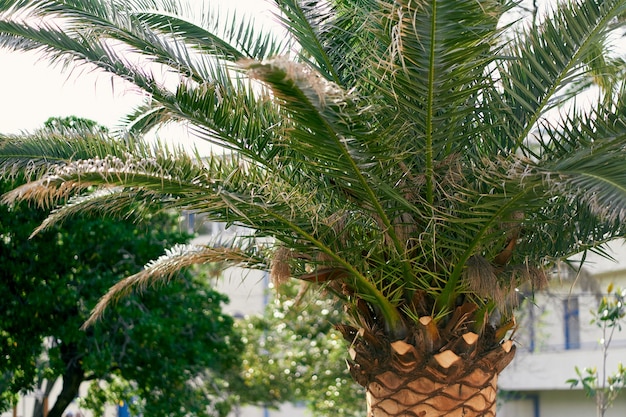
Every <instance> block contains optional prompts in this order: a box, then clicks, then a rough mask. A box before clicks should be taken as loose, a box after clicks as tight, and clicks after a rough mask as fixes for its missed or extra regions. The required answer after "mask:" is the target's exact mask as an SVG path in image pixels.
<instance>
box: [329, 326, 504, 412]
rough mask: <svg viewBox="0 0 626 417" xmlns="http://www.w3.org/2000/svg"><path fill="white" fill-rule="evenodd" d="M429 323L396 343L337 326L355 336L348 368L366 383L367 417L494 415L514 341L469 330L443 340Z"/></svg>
mask: <svg viewBox="0 0 626 417" xmlns="http://www.w3.org/2000/svg"><path fill="white" fill-rule="evenodd" d="M424 322H425V323H426V322H428V320H425V321H424ZM427 327H429V326H424V328H423V329H422V330H426V331H420V329H417V331H416V332H414V333H412V334H413V336H412V337H409V338H407V339H405V340H398V341H395V342H392V343H388V342H385V341H384V339H382V338H380V335H378V336H379V337H376V336H375V335H374V334H373V333H370V332H369V331H367V330H365V329H360V330H357V329H355V328H351V327H349V326H339V327H338V328H339V330H340V331H341V332H342V333H343V334H344V337H347V338H348V339H351V343H352V344H351V348H350V357H351V359H352V360H351V361H350V371H351V373H352V376H353V377H354V379H355V380H356V381H357V382H358V383H359V384H361V385H363V386H364V387H365V388H366V391H367V407H368V417H399V416H403V417H443V416H445V417H478V416H481V417H483V416H484V417H495V415H496V391H497V388H496V383H497V380H498V375H499V374H500V372H501V371H502V370H503V369H504V368H505V367H506V366H507V365H508V364H509V363H510V362H511V360H512V359H513V356H514V355H515V346H513V342H512V341H510V340H509V341H506V342H504V343H499V342H498V341H495V333H494V332H487V333H488V334H489V335H483V336H481V337H479V336H478V335H477V334H476V333H473V332H470V331H466V332H465V333H463V334H460V335H459V334H457V335H456V336H455V337H454V338H452V339H447V340H442V339H440V338H439V339H437V337H438V336H439V333H438V332H437V330H436V329H432V328H431V329H430V330H429V329H427ZM415 335H418V337H415ZM420 335H421V336H420Z"/></svg>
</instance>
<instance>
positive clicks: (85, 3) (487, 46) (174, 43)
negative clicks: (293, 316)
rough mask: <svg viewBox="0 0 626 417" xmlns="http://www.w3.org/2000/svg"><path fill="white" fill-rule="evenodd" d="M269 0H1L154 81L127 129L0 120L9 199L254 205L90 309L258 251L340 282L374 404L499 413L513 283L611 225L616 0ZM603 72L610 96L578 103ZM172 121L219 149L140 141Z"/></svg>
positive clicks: (27, 22) (352, 352) (78, 55)
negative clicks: (233, 234) (43, 128)
mask: <svg viewBox="0 0 626 417" xmlns="http://www.w3.org/2000/svg"><path fill="white" fill-rule="evenodd" d="M275 6H276V7H277V10H278V13H277V20H278V21H279V22H280V23H281V24H282V25H283V26H284V28H285V30H286V34H285V35H284V36H278V37H276V36H275V35H272V34H266V33H262V31H260V30H259V29H257V28H255V27H254V25H253V24H252V23H251V21H250V20H247V19H246V18H241V17H240V16H234V15H226V16H224V15H217V14H211V13H209V12H205V11H203V12H202V13H200V12H198V11H197V10H194V9H193V8H190V7H185V6H183V5H181V4H179V2H176V1H167V0H142V1H137V0H118V1H104V0H63V1H52V0H46V1H44V0H21V1H18V0H13V1H8V0H3V1H0V44H1V45H2V46H4V47H7V48H11V49H15V50H38V51H41V52H42V53H43V54H45V56H47V57H48V58H49V59H50V60H51V61H52V62H60V63H63V64H65V65H70V66H74V65H78V64H85V65H89V66H95V67H97V68H99V69H101V70H104V71H107V72H109V73H113V74H116V75H117V76H119V77H122V78H123V79H125V80H127V81H130V82H131V83H133V84H134V85H136V86H137V87H139V88H140V89H142V90H144V91H145V92H147V93H148V94H149V96H150V101H149V102H146V104H145V105H144V106H142V107H140V108H138V109H137V110H136V112H134V113H133V114H132V115H129V116H128V118H127V119H126V120H125V125H126V127H127V136H126V138H125V140H120V141H105V140H103V139H102V138H101V137H97V136H95V137H89V138H84V140H83V141H75V140H73V141H65V140H64V138H63V135H62V134H59V135H48V136H46V137H42V136H40V135H39V136H38V135H36V134H34V135H23V136H21V137H16V136H14V137H4V138H3V139H2V142H1V143H2V146H1V147H0V153H1V154H2V156H1V159H0V164H1V167H2V169H3V170H4V172H5V173H10V172H15V171H22V172H24V171H26V172H27V173H28V174H29V175H31V178H32V181H31V182H30V183H29V184H27V185H26V186H24V187H21V188H18V189H16V190H14V191H13V192H11V193H9V194H8V195H6V196H5V201H7V202H11V201H13V200H15V199H32V200H34V201H37V202H40V203H42V204H51V203H52V202H54V201H57V200H58V199H59V198H65V197H67V196H73V198H72V199H70V200H69V203H68V204H65V205H63V206H61V207H58V208H56V209H55V210H54V211H53V212H52V214H51V215H50V217H49V219H48V220H47V221H46V222H45V223H44V224H43V225H42V226H41V227H44V228H45V227H46V226H47V225H48V224H51V223H54V222H59V221H62V220H64V219H66V218H67V217H68V216H70V215H71V214H72V213H75V212H79V211H85V210H89V211H96V212H101V213H105V214H109V215H119V216H131V215H133V213H136V212H139V211H152V210H164V209H172V208H175V209H181V208H184V209H187V210H194V211H196V212H198V213H202V214H203V215H204V216H205V217H206V218H207V219H208V220H210V221H217V222H225V223H227V224H228V225H240V226H245V227H246V228H242V229H239V230H243V232H242V233H241V235H240V236H239V237H238V238H237V239H235V240H234V241H232V242H230V244H225V243H224V242H221V244H220V245H219V246H213V247H212V246H205V247H180V248H177V249H176V250H174V251H171V252H170V253H168V254H167V255H166V256H164V257H163V258H161V259H159V260H156V261H155V262H154V263H152V264H150V265H148V266H147V267H146V269H145V271H143V272H142V273H139V274H137V275H134V276H132V277H129V278H127V279H126V280H124V281H122V282H120V283H119V284H118V285H116V286H115V287H113V288H112V289H111V290H110V291H109V293H108V294H107V295H106V296H105V297H104V298H103V300H102V302H101V303H100V305H99V307H98V308H97V309H96V311H95V313H94V314H95V316H94V317H99V316H100V315H101V314H102V313H103V311H104V308H105V307H106V305H107V304H108V303H110V302H112V301H113V300H115V299H116V297H119V296H121V295H123V294H125V293H127V292H128V291H131V290H132V289H133V288H135V287H136V286H140V287H141V286H142V285H145V284H147V283H150V282H155V281H157V280H159V279H161V280H162V279H167V277H168V276H169V275H170V274H171V272H172V271H174V270H176V269H177V268H182V267H185V266H188V265H191V264H194V263H202V262H217V261H219V262H225V261H227V262H230V263H232V264H237V265H240V266H243V267H247V268H261V269H266V270H270V271H271V273H272V276H273V277H274V279H275V280H276V281H277V282H280V281H281V280H284V279H288V278H293V279H299V280H301V281H303V282H305V283H307V284H308V285H311V286H319V288H321V289H323V290H324V291H326V292H330V293H332V294H334V295H335V296H337V297H338V298H339V299H340V300H342V302H343V304H344V306H345V309H346V311H347V314H348V316H349V317H350V320H351V321H350V322H349V323H345V324H343V325H340V326H339V330H340V331H341V332H342V334H343V335H344V337H345V338H346V339H347V340H348V341H349V342H350V349H349V356H350V359H349V364H350V369H351V373H352V375H353V377H354V378H355V380H356V381H357V382H358V383H360V384H361V385H363V386H364V387H365V388H366V391H367V406H368V414H369V416H376V417H380V416H400V415H402V416H406V415H413V416H426V417H428V416H443V415H446V416H494V415H495V412H496V411H495V397H496V381H497V377H498V374H499V373H500V372H501V371H502V369H503V368H504V367H505V366H506V365H507V364H508V363H509V362H510V361H511V360H512V358H513V356H514V353H515V346H514V343H513V336H512V334H513V333H514V329H515V321H514V305H515V302H516V300H517V298H518V294H519V293H521V292H522V291H519V292H518V291H516V290H517V289H524V288H530V289H537V288H540V287H541V286H542V285H543V284H544V283H545V281H546V276H547V274H546V272H545V271H546V270H547V268H549V267H550V265H551V264H552V262H553V261H555V260H557V259H565V258H567V257H568V256H570V255H571V254H574V253H577V252H581V251H587V250H599V251H601V245H602V244H603V243H604V242H607V241H608V240H611V239H613V238H616V237H620V236H624V232H625V227H624V226H623V225H624V217H626V165H624V163H623V158H624V150H625V149H624V148H625V146H626V141H625V139H626V136H625V135H626V124H625V122H626V113H625V110H626V101H625V100H624V98H625V95H624V93H625V90H624V87H623V86H622V85H621V84H620V83H619V82H616V81H615V80H616V79H620V78H619V76H618V77H615V75H619V73H620V72H619V70H621V68H623V67H622V66H621V61H620V60H619V59H615V58H611V56H610V55H608V54H607V53H606V51H608V50H609V49H610V48H609V47H608V46H607V45H608V42H609V41H610V39H611V36H610V34H611V33H612V32H613V31H615V30H618V29H620V25H621V22H623V20H624V19H622V17H623V15H624V12H625V10H626V0H579V1H578V2H576V3H572V4H565V5H562V6H559V7H558V8H555V9H554V10H553V12H552V14H551V15H550V16H549V18H545V19H543V20H541V21H538V22H537V24H533V25H528V26H529V27H528V28H524V27H523V25H522V27H521V28H520V26H512V25H510V24H507V23H505V21H504V16H505V15H506V13H507V12H508V11H510V10H511V9H512V8H513V7H514V5H513V4H511V3H509V2H508V1H505V0H484V1H480V2H478V1H475V0H419V1H409V0H388V1H381V0H308V1H303V0H302V1H300V0H275ZM218 18H219V19H218ZM515 28H516V29H515ZM162 73H167V74H170V73H173V74H175V75H176V81H175V82H174V83H173V82H172V77H166V79H163V78H162V77H160V76H159V74H162ZM598 74H600V75H602V77H599V76H598ZM594 80H595V81H597V80H602V81H603V84H602V85H603V87H604V88H603V90H602V91H603V93H602V94H601V96H602V98H601V99H600V98H599V99H598V100H596V101H595V102H594V103H595V104H592V105H590V106H585V107H581V106H579V105H577V103H578V101H577V100H576V97H577V96H578V95H579V94H580V93H581V92H583V91H586V90H588V86H589V85H590V83H593V81H594ZM607 80H608V81H607ZM598 96H600V94H598ZM170 121H183V122H185V123H187V125H188V127H189V130H190V131H191V132H193V134H194V135H196V136H197V137H199V138H201V139H204V140H206V141H208V142H210V143H213V144H216V145H219V146H220V147H222V149H226V150H227V154H226V155H224V153H222V154H218V153H217V152H216V154H215V155H212V156H210V157H207V158H199V157H197V156H189V155H187V154H185V153H184V152H182V151H180V150H177V149H171V148H169V149H168V148H167V147H165V146H162V145H158V144H157V145H149V144H146V143H144V142H142V141H141V140H139V139H137V137H139V134H141V133H145V132H146V131H148V130H150V129H151V128H153V127H155V126H159V125H161V124H163V123H166V122H170Z"/></svg>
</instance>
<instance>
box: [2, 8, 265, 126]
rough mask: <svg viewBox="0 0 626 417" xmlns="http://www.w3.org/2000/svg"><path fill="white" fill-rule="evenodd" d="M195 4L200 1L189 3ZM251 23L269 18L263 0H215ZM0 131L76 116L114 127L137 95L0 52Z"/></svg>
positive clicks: (96, 76) (102, 77)
mask: <svg viewBox="0 0 626 417" xmlns="http://www.w3.org/2000/svg"><path fill="white" fill-rule="evenodd" d="M191 1H199V0H191ZM214 2H215V3H223V4H226V5H227V7H229V8H230V7H234V8H236V9H237V10H241V11H242V12H243V13H246V14H253V15H254V16H255V20H257V21H259V22H263V21H265V22H268V21H269V20H268V19H271V16H270V13H269V12H268V11H267V7H268V5H267V3H266V2H265V1H263V0H219V1H215V0H214ZM0 92H1V93H0V97H1V98H2V99H1V100H0V132H1V133H5V134H7V133H19V132H20V131H24V130H30V131H32V130H34V129H37V128H39V127H41V126H43V123H44V122H45V121H46V120H47V119H48V118H49V117H55V116H58V117H66V116H71V115H75V116H79V117H85V118H88V119H92V120H95V121H96V122H98V123H100V124H102V125H104V126H108V127H114V126H115V125H116V124H117V122H118V121H119V120H120V118H121V117H122V116H124V115H126V114H128V113H129V112H130V111H131V110H132V109H133V108H134V107H135V106H137V105H138V104H140V103H141V95H140V94H139V93H138V92H137V91H133V89H132V88H130V87H129V86H127V85H125V84H124V83H122V82H120V81H119V80H118V81H117V82H112V78H111V76H109V75H107V74H104V73H95V72H89V71H88V70H87V69H86V68H83V67H81V68H78V69H75V70H74V71H73V72H70V71H68V70H66V71H63V70H62V68H60V67H51V66H50V65H49V64H48V63H47V62H46V61H45V60H42V59H38V58H37V56H36V55H35V54H23V53H15V52H8V51H6V50H4V49H0Z"/></svg>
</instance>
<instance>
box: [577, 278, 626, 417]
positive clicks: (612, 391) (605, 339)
mask: <svg viewBox="0 0 626 417" xmlns="http://www.w3.org/2000/svg"><path fill="white" fill-rule="evenodd" d="M607 293H608V295H607V296H605V297H602V299H601V300H600V302H599V303H598V308H597V309H596V310H595V311H592V315H593V320H592V323H595V324H596V325H597V326H598V328H599V329H600V330H601V331H602V337H601V338H600V340H599V343H600V347H601V348H602V364H601V366H600V370H598V368H597V367H594V368H584V369H582V370H581V369H580V368H579V367H576V368H575V369H576V375H577V376H578V377H577V378H572V379H568V380H567V382H568V383H569V384H570V387H571V388H574V387H576V386H578V384H580V385H581V386H582V387H583V390H584V391H585V394H586V395H587V396H589V397H593V398H594V399H595V400H596V409H597V416H598V417H604V415H605V414H606V411H607V410H608V409H609V408H610V407H611V406H612V405H613V402H614V401H615V399H616V398H617V396H618V395H619V393H620V392H621V391H622V390H623V389H624V388H626V368H624V365H623V364H622V363H621V362H620V363H619V364H618V366H617V370H616V371H615V372H614V373H612V374H609V373H608V371H607V358H608V355H609V348H610V346H611V341H612V340H613V336H614V335H615V331H616V330H617V331H621V330H622V323H623V321H624V317H626V306H625V305H624V301H626V290H622V289H619V288H615V287H614V286H613V284H610V285H609V287H608V289H607Z"/></svg>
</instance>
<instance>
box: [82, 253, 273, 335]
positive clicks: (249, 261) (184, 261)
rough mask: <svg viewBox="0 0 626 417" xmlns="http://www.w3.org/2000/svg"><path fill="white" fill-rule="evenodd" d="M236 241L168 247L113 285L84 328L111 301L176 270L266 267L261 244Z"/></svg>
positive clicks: (162, 281)
mask: <svg viewBox="0 0 626 417" xmlns="http://www.w3.org/2000/svg"><path fill="white" fill-rule="evenodd" d="M244 247H245V245H242V244H233V245H230V246H228V247H227V246H221V247H211V246H199V245H176V246H174V247H172V248H171V249H168V250H167V251H166V253H165V254H164V255H163V256H161V257H159V258H158V259H156V260H154V261H152V262H150V263H149V264H147V265H145V267H144V269H143V270H141V272H138V273H137V274H135V275H131V276H129V277H126V278H124V279H123V280H121V281H119V282H118V283H117V284H115V285H114V286H112V287H111V288H110V289H109V290H108V291H107V293H106V294H105V295H104V296H102V298H101V299H100V300H99V301H98V304H96V306H95V307H94V309H93V310H92V312H91V314H90V316H89V318H88V319H87V320H86V321H85V323H84V324H83V326H82V328H83V329H85V328H87V327H89V326H91V325H93V324H94V323H95V322H96V321H98V320H99V319H100V318H101V317H102V316H103V315H104V313H105V310H106V309H107V307H109V306H110V305H112V304H114V303H115V302H117V301H118V300H119V299H120V298H123V297H124V296H126V295H128V294H130V293H132V292H133V291H142V290H145V289H146V288H147V287H148V286H156V285H159V284H166V283H167V282H168V281H169V280H170V279H172V278H173V277H174V276H175V275H176V273H178V272H180V271H181V270H182V269H185V268H188V267H190V266H192V265H200V264H207V263H229V264H231V265H234V266H241V267H245V268H247V269H254V268H260V269H265V268H267V266H266V265H265V263H264V259H263V257H260V256H259V255H258V254H257V248H255V247H248V248H247V249H244Z"/></svg>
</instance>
